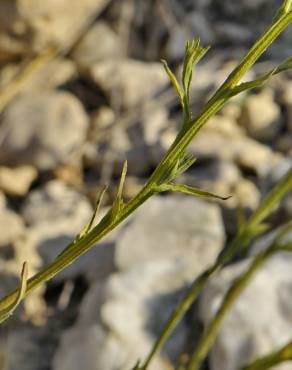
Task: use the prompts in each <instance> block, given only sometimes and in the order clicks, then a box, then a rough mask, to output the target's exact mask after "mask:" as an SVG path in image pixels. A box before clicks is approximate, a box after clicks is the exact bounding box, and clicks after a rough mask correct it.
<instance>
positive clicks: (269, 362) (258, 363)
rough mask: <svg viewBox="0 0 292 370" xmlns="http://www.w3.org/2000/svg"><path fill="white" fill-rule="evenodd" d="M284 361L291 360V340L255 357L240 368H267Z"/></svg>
mask: <svg viewBox="0 0 292 370" xmlns="http://www.w3.org/2000/svg"><path fill="white" fill-rule="evenodd" d="M286 361H292V341H290V342H289V343H287V344H285V345H284V346H283V347H281V348H280V349H278V350H276V351H273V352H271V353H269V354H267V355H265V356H263V357H260V358H258V359H256V360H255V361H253V362H251V363H250V364H249V365H246V366H244V367H243V368H242V369H241V370H267V369H271V368H272V367H273V366H276V365H279V364H281V363H283V362H286Z"/></svg>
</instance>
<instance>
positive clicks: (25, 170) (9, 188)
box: [0, 166, 37, 196]
mask: <svg viewBox="0 0 292 370" xmlns="http://www.w3.org/2000/svg"><path fill="white" fill-rule="evenodd" d="M36 177H37V170H36V169H35V168H34V167H32V166H19V167H16V168H9V167H3V166H0V189H1V190H2V191H4V192H5V193H6V194H9V195H16V196H24V195H26V194H27V192H28V190H29V187H30V185H31V184H32V182H33V181H34V180H35V179H36Z"/></svg>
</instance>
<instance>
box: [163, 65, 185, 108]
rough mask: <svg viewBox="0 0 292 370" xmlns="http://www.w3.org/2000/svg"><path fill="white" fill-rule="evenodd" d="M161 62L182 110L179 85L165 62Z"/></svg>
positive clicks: (182, 103)
mask: <svg viewBox="0 0 292 370" xmlns="http://www.w3.org/2000/svg"><path fill="white" fill-rule="evenodd" d="M161 62H162V64H163V67H164V69H165V71H166V73H167V75H168V77H169V79H170V81H171V83H172V85H173V87H174V88H175V90H176V92H177V95H178V97H179V100H180V102H181V105H182V107H183V109H184V92H183V90H182V88H181V86H180V84H179V83H178V81H177V78H176V77H175V75H174V73H173V72H172V71H171V69H170V68H169V66H168V64H167V62H166V60H164V59H162V60H161Z"/></svg>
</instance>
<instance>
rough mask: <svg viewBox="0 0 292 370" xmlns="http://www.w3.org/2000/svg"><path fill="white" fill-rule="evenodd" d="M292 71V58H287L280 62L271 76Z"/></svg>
mask: <svg viewBox="0 0 292 370" xmlns="http://www.w3.org/2000/svg"><path fill="white" fill-rule="evenodd" d="M289 69H292V57H289V58H287V59H286V60H284V62H282V63H281V64H280V65H279V66H278V67H277V68H276V69H275V70H274V73H273V74H278V73H281V72H284V71H287V70H289Z"/></svg>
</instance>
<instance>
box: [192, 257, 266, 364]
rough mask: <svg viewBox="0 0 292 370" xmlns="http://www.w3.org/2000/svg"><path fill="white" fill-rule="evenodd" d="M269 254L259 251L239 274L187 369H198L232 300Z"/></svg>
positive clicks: (238, 294) (233, 300)
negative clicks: (243, 271)
mask: <svg viewBox="0 0 292 370" xmlns="http://www.w3.org/2000/svg"><path fill="white" fill-rule="evenodd" d="M270 255H271V253H266V252H263V253H260V254H259V255H258V256H257V257H256V258H255V259H254V261H253V262H252V264H251V266H250V267H249V269H248V270H247V271H246V272H245V273H244V274H243V275H242V276H240V277H239V278H238V279H237V280H236V281H235V282H234V284H233V285H232V286H231V288H230V289H229V290H228V292H227V294H226V296H225V297H224V300H223V303H222V305H221V307H220V309H219V310H218V311H217V313H216V315H214V317H213V319H212V320H211V322H210V324H209V325H208V327H207V329H206V331H205V333H204V334H203V336H202V338H201V340H200V342H199V343H198V346H197V348H196V351H195V353H194V355H193V356H192V357H191V360H190V364H189V367H188V370H198V369H199V368H200V366H201V364H202V362H203V360H204V359H205V357H206V356H207V354H208V352H209V349H210V347H211V346H212V344H213V343H214V341H215V339H216V336H217V334H218V332H219V330H220V328H221V325H222V322H223V320H224V319H225V316H226V314H227V313H228V312H229V310H230V308H231V307H232V305H233V304H234V302H235V301H236V300H237V298H238V297H239V296H240V294H241V293H242V292H243V290H244V289H245V287H246V286H247V285H248V283H249V282H250V280H251V279H252V277H253V276H254V274H255V272H256V271H257V270H258V269H259V268H260V267H261V266H262V265H263V263H264V262H265V261H266V260H267V258H268V257H269V256H270Z"/></svg>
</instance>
